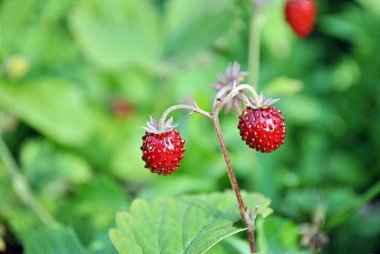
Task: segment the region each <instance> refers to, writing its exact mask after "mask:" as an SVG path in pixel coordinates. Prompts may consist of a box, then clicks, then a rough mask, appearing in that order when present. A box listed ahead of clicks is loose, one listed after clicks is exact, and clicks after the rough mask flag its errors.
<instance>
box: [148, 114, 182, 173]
mask: <svg viewBox="0 0 380 254" xmlns="http://www.w3.org/2000/svg"><path fill="white" fill-rule="evenodd" d="M147 125H148V127H147V128H145V127H144V129H145V130H146V133H145V135H144V136H143V138H142V140H143V145H142V146H141V147H140V148H141V150H142V152H143V155H142V159H143V160H144V161H145V167H146V168H149V169H150V171H151V172H152V173H157V174H159V175H161V174H163V175H170V174H172V173H173V172H175V171H176V170H177V169H178V166H180V161H181V160H182V158H183V153H184V152H185V148H184V143H185V141H184V140H183V139H182V138H181V136H180V135H179V132H178V131H177V130H174V129H173V128H174V127H175V126H174V125H173V119H172V118H171V119H169V120H168V121H167V122H166V123H165V127H164V129H163V130H161V131H160V130H159V124H158V122H157V121H156V120H154V119H153V118H151V119H150V121H149V122H147Z"/></svg>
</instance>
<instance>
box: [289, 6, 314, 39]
mask: <svg viewBox="0 0 380 254" xmlns="http://www.w3.org/2000/svg"><path fill="white" fill-rule="evenodd" d="M316 13H317V8H316V5H315V2H314V0H288V1H287V2H286V5H285V17H286V21H287V22H288V23H289V25H290V26H291V27H292V29H293V30H294V32H295V33H296V34H297V35H298V36H299V37H307V36H308V35H309V34H310V33H311V32H312V30H313V27H314V24H315V16H316Z"/></svg>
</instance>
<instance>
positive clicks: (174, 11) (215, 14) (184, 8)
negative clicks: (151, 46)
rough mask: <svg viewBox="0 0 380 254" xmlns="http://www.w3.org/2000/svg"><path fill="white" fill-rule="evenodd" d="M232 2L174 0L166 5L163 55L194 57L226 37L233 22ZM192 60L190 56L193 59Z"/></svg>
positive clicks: (233, 5) (235, 12) (224, 0)
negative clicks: (188, 55)
mask: <svg viewBox="0 0 380 254" xmlns="http://www.w3.org/2000/svg"><path fill="white" fill-rule="evenodd" d="M235 6H236V5H235V3H234V1H232V0H219V1H203V0H193V1H188V0H176V1H167V2H166V5H165V13H166V15H165V19H164V24H165V31H166V32H167V35H166V38H167V43H166V53H168V54H174V53H175V55H176V56H178V55H179V54H183V53H187V54H193V53H194V52H195V51H196V50H199V49H202V48H205V47H208V46H210V45H211V44H212V43H214V42H215V41H216V40H217V39H218V38H222V37H223V36H225V35H226V34H227V33H228V31H230V29H231V28H233V27H234V21H236V20H237V19H236V17H237V10H236V8H234V7H235ZM192 57H193V55H192Z"/></svg>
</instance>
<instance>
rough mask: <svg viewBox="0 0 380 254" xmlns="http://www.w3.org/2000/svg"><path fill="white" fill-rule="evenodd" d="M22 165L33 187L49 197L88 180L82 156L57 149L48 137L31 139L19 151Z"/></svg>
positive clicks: (87, 171)
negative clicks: (70, 185) (71, 185)
mask: <svg viewBox="0 0 380 254" xmlns="http://www.w3.org/2000/svg"><path fill="white" fill-rule="evenodd" d="M21 165H22V168H23V169H24V172H25V175H26V177H27V178H28V180H29V182H30V183H31V184H32V186H33V187H34V188H35V189H39V190H42V191H43V192H45V193H46V194H48V196H52V195H53V196H56V194H62V191H65V190H66V189H67V188H68V187H69V186H68V185H69V184H81V183H85V182H87V181H88V180H90V178H91V175H92V172H91V169H90V166H89V165H88V164H87V163H86V161H84V160H83V159H82V158H81V157H78V156H77V155H75V154H73V153H69V152H67V151H64V150H62V149H58V148H57V147H55V146H54V145H53V144H52V143H50V142H49V141H47V140H30V141H28V142H27V143H25V144H24V146H23V147H22V151H21Z"/></svg>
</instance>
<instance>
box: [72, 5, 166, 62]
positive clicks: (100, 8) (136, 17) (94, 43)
mask: <svg viewBox="0 0 380 254" xmlns="http://www.w3.org/2000/svg"><path fill="white" fill-rule="evenodd" d="M70 21H71V22H70V24H71V28H72V31H73V32H74V36H75V38H76V40H77V41H78V43H79V45H80V46H81V48H82V50H83V52H84V53H85V55H86V56H87V57H89V58H90V60H92V61H93V62H95V63H96V64H97V65H99V66H100V67H103V68H120V67H125V66H126V65H128V64H132V63H151V62H154V61H155V60H156V59H158V57H159V55H160V51H161V48H162V46H161V45H162V43H161V42H160V41H161V40H160V35H159V31H158V25H157V24H158V15H157V13H156V10H155V9H154V8H153V7H152V6H150V5H149V3H148V2H147V1H124V0H109V1H101V0H94V1H79V2H78V3H77V5H76V7H75V8H74V9H73V12H72V15H71V20H70Z"/></svg>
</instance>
